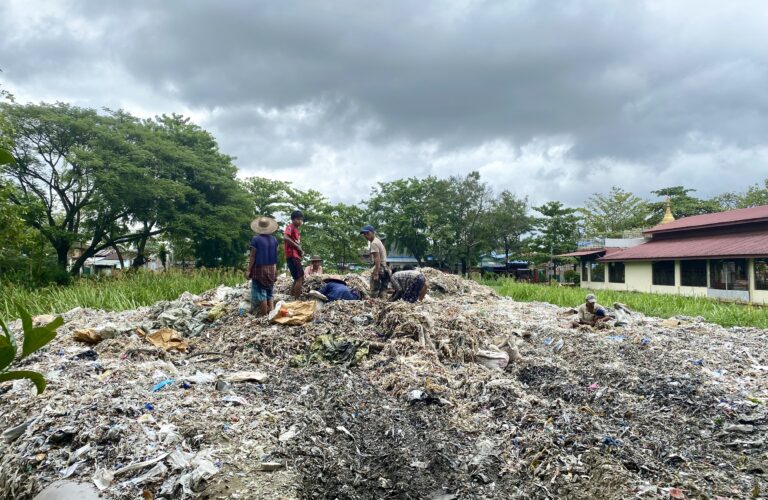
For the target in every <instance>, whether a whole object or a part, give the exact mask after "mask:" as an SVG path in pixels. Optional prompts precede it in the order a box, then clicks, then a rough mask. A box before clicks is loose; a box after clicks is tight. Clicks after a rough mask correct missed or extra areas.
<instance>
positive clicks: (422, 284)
mask: <svg viewBox="0 0 768 500" xmlns="http://www.w3.org/2000/svg"><path fill="white" fill-rule="evenodd" d="M392 288H394V290H395V293H393V294H392V297H390V299H389V300H391V301H395V300H399V299H402V300H404V301H406V302H411V303H414V302H416V301H422V300H424V296H425V295H426V294H427V277H426V276H424V274H423V273H422V272H421V271H417V270H415V269H414V268H413V267H412V266H405V267H404V268H403V270H402V271H398V272H396V273H392Z"/></svg>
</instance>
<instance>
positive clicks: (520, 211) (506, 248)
mask: <svg viewBox="0 0 768 500" xmlns="http://www.w3.org/2000/svg"><path fill="white" fill-rule="evenodd" d="M534 222H535V221H534V219H533V217H531V216H530V215H528V200H527V199H526V198H523V199H520V198H517V197H516V196H515V195H514V194H513V193H511V192H510V191H507V190H504V191H502V192H501V193H499V195H498V196H497V197H496V199H494V200H493V203H492V205H491V209H490V213H489V214H488V224H490V228H489V234H490V235H491V239H492V241H493V244H494V247H495V249H497V250H498V249H500V250H501V251H502V252H503V253H504V257H505V262H509V257H510V255H512V254H513V253H519V252H520V250H521V249H522V239H521V238H522V236H523V235H524V234H526V233H528V232H529V231H531V230H532V229H533V225H534Z"/></svg>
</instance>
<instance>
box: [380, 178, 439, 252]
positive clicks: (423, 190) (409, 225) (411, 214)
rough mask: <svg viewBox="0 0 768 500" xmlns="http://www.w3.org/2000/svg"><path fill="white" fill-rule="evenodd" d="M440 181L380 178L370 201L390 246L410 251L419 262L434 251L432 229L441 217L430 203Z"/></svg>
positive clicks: (434, 179) (432, 179)
mask: <svg viewBox="0 0 768 500" xmlns="http://www.w3.org/2000/svg"><path fill="white" fill-rule="evenodd" d="M440 184H441V183H440V181H438V180H437V179H436V178H435V177H427V178H426V179H416V178H410V179H400V180H396V181H392V182H380V183H379V185H378V187H376V188H374V189H373V190H372V192H371V197H370V199H369V200H368V201H367V205H368V211H369V213H370V218H371V222H373V223H374V227H376V228H377V230H379V231H380V232H382V233H384V234H386V235H387V239H388V240H389V241H388V242H389V243H390V245H391V247H395V248H398V249H401V250H406V251H408V252H410V253H411V254H412V255H413V256H414V257H415V258H416V260H417V261H418V262H419V263H420V264H421V263H423V262H424V261H425V260H426V258H427V255H429V253H430V252H431V251H433V248H432V246H431V242H430V235H431V234H432V233H431V232H430V230H429V229H430V228H433V227H434V226H435V224H436V223H437V221H438V220H439V219H440V218H439V214H436V213H434V211H433V210H430V207H433V206H434V205H435V203H432V200H433V199H434V198H435V195H436V191H437V190H438V186H439V185H440ZM393 249H394V248H390V250H393Z"/></svg>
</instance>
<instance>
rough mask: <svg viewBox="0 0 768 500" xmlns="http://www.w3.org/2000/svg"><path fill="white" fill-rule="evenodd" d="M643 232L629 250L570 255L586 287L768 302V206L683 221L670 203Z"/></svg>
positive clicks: (688, 218) (687, 218)
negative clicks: (575, 259)
mask: <svg viewBox="0 0 768 500" xmlns="http://www.w3.org/2000/svg"><path fill="white" fill-rule="evenodd" d="M643 235H644V237H645V242H644V243H642V244H639V245H636V246H632V247H629V248H623V249H615V248H603V249H590V250H580V251H579V252H573V253H572V254H569V255H573V256H575V257H578V258H579V260H580V261H581V274H582V287H585V288H594V289H610V290H631V291H639V292H651V293H670V294H679V295H690V296H702V297H711V298H718V299H726V300H738V301H743V302H753V303H760V304H768V205H764V206H759V207H752V208H743V209H739V210H729V211H727V212H719V213H714V214H706V215H696V216H693V217H686V218H683V219H678V220H675V219H674V217H672V214H671V211H669V207H668V208H667V214H666V215H665V217H664V220H663V221H662V223H661V224H659V225H657V226H655V227H652V228H651V229H648V230H645V231H643ZM576 254H579V255H576Z"/></svg>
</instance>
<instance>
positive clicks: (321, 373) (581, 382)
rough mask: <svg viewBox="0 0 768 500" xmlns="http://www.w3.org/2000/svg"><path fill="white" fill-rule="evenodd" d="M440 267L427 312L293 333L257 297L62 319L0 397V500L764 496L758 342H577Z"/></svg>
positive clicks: (638, 338)
mask: <svg viewBox="0 0 768 500" xmlns="http://www.w3.org/2000/svg"><path fill="white" fill-rule="evenodd" d="M428 272H429V273H430V274H429V279H430V292H429V294H428V296H427V298H426V299H425V301H424V302H423V303H420V304H407V303H403V302H396V303H386V302H382V301H374V300H361V301H337V302H332V303H327V304H324V305H323V306H322V308H319V309H318V310H317V312H316V313H315V315H314V320H313V321H311V322H309V323H306V324H303V325H300V326H284V325H278V324H274V323H271V322H270V321H269V320H268V319H266V318H255V317H253V316H250V315H248V314H245V313H244V311H243V309H244V307H243V302H244V300H246V299H247V297H248V295H249V291H248V288H247V286H245V285H243V286H239V287H234V288H227V287H220V288H218V289H216V290H212V291H210V292H207V293H205V294H202V295H200V296H193V295H191V294H184V295H182V296H181V297H180V298H179V299H178V300H175V301H171V302H160V303H158V304H155V305H154V306H151V307H146V308H141V309H138V310H135V311H126V312H122V313H111V312H104V311H93V310H86V309H76V310H73V311H69V312H67V313H64V314H63V316H64V319H65V320H66V321H67V323H66V324H65V326H64V327H62V328H61V329H60V330H59V335H58V337H57V338H56V339H55V340H54V341H53V342H52V343H51V344H49V346H48V347H47V348H46V349H44V350H42V351H40V352H39V353H38V354H35V355H33V356H31V357H29V358H27V359H26V360H25V362H24V363H23V365H24V367H23V368H21V369H30V370H37V371H40V372H42V373H43V374H44V375H45V377H46V379H47V380H48V382H49V385H48V388H47V390H46V391H45V392H44V393H43V394H42V395H40V396H36V395H35V392H34V389H33V388H32V386H31V384H30V383H29V382H27V381H15V382H13V383H6V384H3V385H0V392H2V393H3V394H2V395H0V397H2V398H3V399H2V407H1V409H0V412H1V417H2V419H1V421H2V425H3V428H2V436H1V437H2V439H0V450H1V453H2V457H1V458H0V495H1V496H2V497H4V498H22V499H24V498H33V497H34V495H35V494H36V493H37V492H39V491H41V490H42V489H43V488H45V487H46V486H49V485H51V484H53V483H56V482H60V481H62V480H63V481H76V482H82V483H87V484H88V485H90V486H92V487H93V488H94V489H95V490H96V491H98V492H100V493H101V495H102V496H103V497H104V498H137V497H143V498H154V499H159V498H167V499H170V498H243V499H245V498H267V499H269V498H275V499H277V498H327V497H332V498H340V499H341V498H348V499H366V498H382V497H389V498H426V499H430V498H431V499H441V500H448V499H463V498H577V499H582V498H583V499H586V498H630V497H638V498H758V497H761V496H765V495H766V491H768V490H767V489H766V488H768V482H767V481H766V473H767V472H768V471H766V467H768V461H767V460H766V457H768V446H767V445H766V438H765V436H766V435H767V434H766V430H768V346H766V332H765V331H762V330H757V329H751V328H731V329H725V328H722V327H719V326H716V325H711V324H707V323H704V322H703V321H701V320H700V318H685V317H679V318H671V319H670V318H668V319H659V318H651V317H645V316H643V315H642V314H639V313H633V314H631V315H630V316H629V318H628V319H627V320H626V323H627V324H626V326H622V327H616V326H615V325H614V324H608V325H606V326H605V327H603V328H600V329H595V328H591V327H588V326H583V327H580V328H575V329H574V328H571V327H570V323H571V318H569V317H568V315H567V314H563V313H564V310H563V309H562V308H558V307H556V306H553V305H551V304H543V303H518V302H514V301H512V300H509V299H506V298H500V297H498V296H497V295H496V294H495V293H493V291H492V290H490V289H488V288H486V287H483V286H481V285H478V284H477V283H474V282H471V281H467V280H463V279H461V278H460V277H457V276H450V275H444V274H442V273H438V272H436V271H428ZM355 278H356V279H358V280H359V281H357V282H356V283H357V285H356V286H361V287H364V286H366V285H365V279H364V278H359V277H355ZM321 284H322V278H317V277H311V278H308V279H307V282H306V283H305V290H304V293H305V294H306V293H308V291H309V290H311V289H317V288H319V287H320V285H321ZM289 286H290V279H289V278H285V277H282V278H281V279H280V281H279V282H278V292H280V293H278V295H277V296H276V298H277V299H278V300H287V299H288V298H287V296H285V293H286V292H287V290H288V287H289ZM574 305H575V304H574ZM14 328H15V329H16V331H18V328H19V325H18V324H16V325H14ZM86 330H89V331H91V332H92V334H91V333H82V332H83V331H86ZM77 331H80V332H81V333H80V334H77V335H76V332H77ZM158 332H160V333H158ZM76 338H80V340H76ZM86 338H88V339H91V340H89V341H87V342H86V341H84V340H82V339H86Z"/></svg>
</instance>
